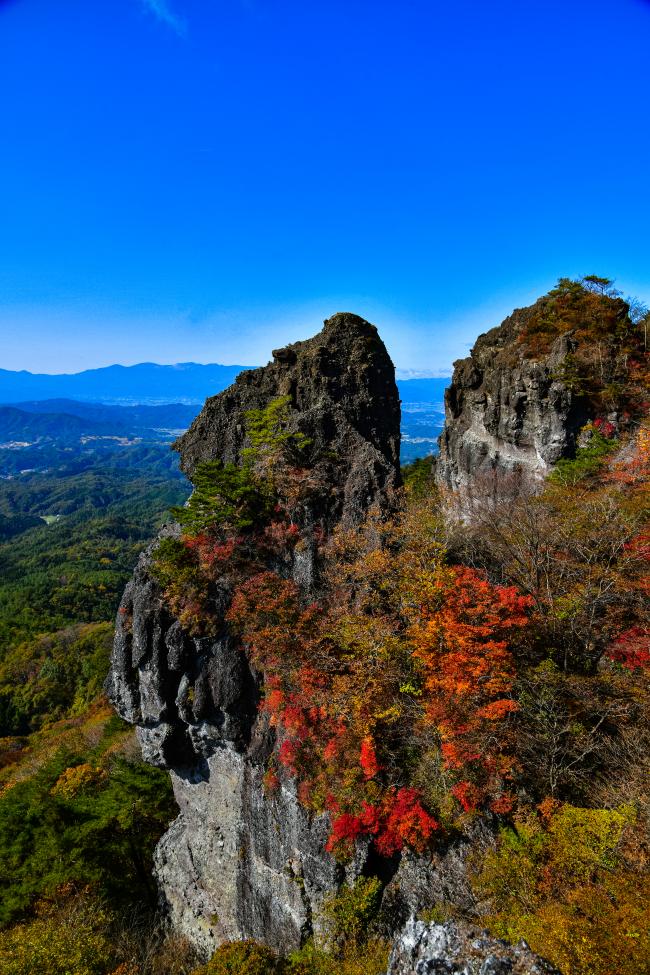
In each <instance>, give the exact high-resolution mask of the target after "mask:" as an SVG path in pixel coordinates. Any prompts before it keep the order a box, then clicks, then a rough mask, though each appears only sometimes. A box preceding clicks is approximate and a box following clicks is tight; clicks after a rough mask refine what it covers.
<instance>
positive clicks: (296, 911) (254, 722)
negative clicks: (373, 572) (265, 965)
mask: <svg viewBox="0 0 650 975" xmlns="http://www.w3.org/2000/svg"><path fill="white" fill-rule="evenodd" d="M273 356H274V358H273V362H271V363H270V364H269V365H268V366H265V367H264V368H261V369H256V370H253V371H250V372H245V373H242V374H241V375H240V376H239V377H238V379H237V381H236V383H235V384H234V385H233V386H231V387H230V388H229V389H228V390H226V391H225V392H223V393H221V394H219V395H218V396H215V397H213V398H211V399H209V400H208V401H207V402H206V404H205V407H204V409H203V411H202V412H201V414H200V415H199V416H198V417H197V419H196V420H195V421H194V423H193V424H192V426H191V427H190V429H189V430H188V432H187V433H186V434H185V435H184V436H183V437H181V438H180V440H179V441H178V442H177V444H176V447H177V449H178V450H179V451H180V453H181V459H182V467H183V469H184V470H185V471H186V472H187V473H188V474H189V475H190V476H191V474H192V471H193V470H194V468H195V467H196V465H197V464H198V463H199V462H201V461H206V460H212V459H221V460H223V461H224V462H229V461H231V462H235V463H236V462H238V461H240V460H241V457H242V450H243V449H244V448H245V446H246V431H245V424H244V414H245V412H246V411H247V410H250V409H258V408H261V407H264V406H266V405H268V404H269V402H271V401H272V400H274V399H276V398H277V397H279V396H284V395H288V396H290V397H291V409H290V417H289V425H290V428H291V429H292V430H295V431H300V432H301V433H303V434H305V435H306V436H307V437H308V438H309V440H310V441H311V443H310V447H309V451H310V454H309V456H310V458H311V461H310V466H311V472H310V474H311V476H312V480H313V482H314V489H313V490H310V492H309V497H308V501H306V502H305V505H304V509H303V511H302V514H301V516H300V521H301V525H300V527H301V531H302V532H303V534H304V544H303V545H298V546H296V550H295V551H296V554H295V556H294V563H293V566H292V574H293V577H294V579H295V580H296V582H298V583H299V584H300V585H301V586H302V587H303V588H304V589H306V590H309V589H310V587H312V586H313V584H314V555H313V545H312V544H311V543H310V538H311V537H313V528H314V526H318V527H319V528H320V529H321V530H324V531H325V532H328V531H331V530H332V529H333V528H334V526H335V525H337V524H339V523H341V524H343V525H349V526H353V525H356V524H359V523H360V522H361V520H362V519H363V517H364V515H365V513H366V512H367V511H368V509H369V508H370V507H371V506H372V505H377V506H379V507H380V508H381V507H385V506H387V505H388V504H389V497H390V493H391V491H392V490H393V489H394V488H395V487H396V486H398V485H399V477H400V476H399V437H400V429H399V423H400V409H399V398H398V393H397V388H396V386H395V379H394V369H393V365H392V363H391V361H390V358H389V356H388V354H387V352H386V349H385V347H384V345H383V343H382V341H381V339H380V338H379V336H378V334H377V330H376V329H375V327H374V326H373V325H370V324H369V323H368V322H365V321H364V320H363V319H361V318H358V317H357V316H355V315H351V314H338V315H335V316H334V317H333V318H331V319H329V320H328V321H327V322H325V327H324V329H323V330H322V332H320V333H319V334H318V335H316V336H315V337H314V338H312V339H310V340H308V341H306V342H299V343H296V344H294V345H290V346H288V347H287V348H284V349H280V350H278V351H276V352H274V354H273ZM171 530H172V531H173V529H171ZM150 567H151V550H150V551H149V552H147V553H145V554H144V555H143V556H142V557H141V559H140V562H139V564H138V567H137V569H136V571H135V573H134V576H133V579H132V580H131V582H130V583H129V585H128V586H127V588H126V591H125V593H124V597H123V599H122V604H121V606H120V610H119V612H118V616H117V626H116V636H115V644H114V651H113V658H112V665H111V672H110V675H109V678H108V682H107V690H108V694H109V697H110V699H111V700H112V702H113V703H114V705H115V707H116V709H117V711H118V712H119V714H120V715H121V716H122V717H123V718H125V719H126V720H127V721H130V722H131V723H133V724H135V725H136V726H137V732H138V737H139V739H140V742H141V744H142V750H143V756H144V757H145V759H146V760H147V761H150V762H152V763H154V764H157V765H159V766H161V767H164V768H168V769H170V772H171V776H172V782H173V786H174V792H175V796H176V799H177V802H178V805H179V809H180V813H179V816H178V818H177V819H176V821H175V822H174V823H173V824H172V826H171V827H170V829H169V831H168V832H167V833H166V834H165V836H164V837H163V838H162V840H161V842H160V844H159V846H158V849H157V851H156V873H157V878H158V882H159V884H160V888H161V892H162V896H163V898H164V900H165V901H166V904H167V908H168V910H169V913H170V916H171V919H172V922H173V924H174V926H175V927H176V928H177V929H178V930H180V931H182V932H184V933H185V934H186V935H187V936H188V937H189V938H190V939H191V940H192V941H193V942H194V943H195V944H196V945H197V946H198V947H199V948H200V949H201V951H203V952H204V953H205V954H206V955H207V954H209V953H210V952H211V951H212V950H213V949H214V947H215V946H216V945H217V944H219V943H220V942H221V941H223V940H226V939H234V938H242V937H252V938H257V939H260V940H263V941H265V942H267V943H268V944H270V945H272V946H274V947H276V948H279V949H282V950H286V949H288V948H291V947H292V946H296V945H297V944H299V942H300V941H301V939H303V938H304V937H305V936H306V935H308V934H309V933H311V931H312V930H313V929H314V928H317V927H318V924H319V907H320V905H321V903H322V900H323V898H324V896H325V895H326V894H327V893H329V892H331V891H332V890H335V889H336V887H337V886H338V885H339V884H340V883H341V881H342V879H343V876H344V874H343V870H342V868H341V867H340V866H339V865H338V864H337V863H336V861H335V860H334V859H333V858H332V857H331V856H330V855H329V854H328V853H326V852H325V842H326V839H327V835H328V822H327V820H326V818H325V817H320V818H313V817H310V816H308V815H307V814H306V813H305V811H304V810H303V808H302V807H301V806H300V804H299V803H298V801H297V798H296V794H295V790H294V789H293V786H292V784H291V782H288V783H284V784H283V785H282V787H281V788H280V790H279V791H278V792H277V793H276V794H275V795H274V796H273V797H269V796H268V795H267V794H266V793H265V791H264V787H263V775H264V772H265V767H266V762H267V758H268V756H269V754H270V751H271V749H272V748H273V745H274V735H273V732H272V730H271V729H270V728H269V727H268V724H267V722H266V719H265V717H264V715H259V714H258V708H257V705H258V698H259V676H258V675H257V674H255V673H253V671H252V670H251V668H250V667H249V665H248V662H247V659H246V656H245V653H244V652H243V650H242V648H241V647H240V646H238V645H237V643H236V641H235V640H234V639H233V637H232V636H231V635H230V634H229V633H228V630H227V627H226V626H225V625H224V626H222V627H221V628H220V630H219V635H218V636H215V637H203V638H196V637H192V636H190V635H189V634H188V633H187V632H185V631H184V630H183V627H182V626H181V624H180V622H179V621H178V620H175V619H174V618H173V616H172V615H171V614H170V612H169V610H168V608H167V607H166V605H165V603H164V600H163V598H162V594H161V592H160V589H159V586H158V584H157V582H156V581H155V579H154V577H153V575H152V573H151V571H150ZM228 598H229V596H228V592H227V590H224V595H223V606H222V607H221V610H222V613H221V615H222V618H223V614H224V613H225V611H226V609H227V605H228ZM350 869H351V870H352V871H353V872H354V871H355V870H356V871H359V870H361V869H363V856H361V857H360V858H358V859H357V862H356V863H355V864H354V865H352V867H351V868H350Z"/></svg>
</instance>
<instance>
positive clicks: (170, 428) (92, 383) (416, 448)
mask: <svg viewBox="0 0 650 975" xmlns="http://www.w3.org/2000/svg"><path fill="white" fill-rule="evenodd" d="M245 368H247V367H245V366H222V365H219V364H217V363H215V364H212V365H199V364H198V363H195V362H184V363H180V364H179V365H176V366H160V365H156V364H154V363H151V362H143V363H140V364H139V365H136V366H107V367H105V368H102V369H88V370H86V371H85V372H79V373H70V374H63V375H38V374H34V373H30V372H25V371H23V372H11V371H9V370H6V369H0V404H5V405H8V406H12V407H14V408H16V409H19V410H21V411H22V413H23V415H22V416H17V415H16V414H15V413H7V412H5V414H4V430H3V431H0V442H7V441H28V442H29V443H30V444H33V443H34V441H38V442H39V452H38V455H37V458H38V459H34V458H32V457H28V456H27V454H25V455H24V456H23V457H22V458H20V459H19V458H17V457H13V456H12V458H11V466H12V468H13V469H15V468H16V467H18V469H20V467H19V465H20V464H22V465H23V466H24V467H32V466H35V467H38V468H40V467H42V466H43V464H44V462H45V456H44V454H43V451H42V449H40V448H41V446H42V443H43V441H44V440H46V441H51V440H55V441H59V443H60V442H61V440H62V439H65V440H66V441H68V442H69V441H70V439H75V436H76V437H82V436H92V435H95V436H101V435H102V434H103V435H104V436H107V435H111V434H112V435H113V436H116V435H117V436H124V435H130V436H134V435H135V436H137V437H140V438H145V439H146V440H147V441H151V440H161V439H162V440H171V439H173V436H175V435H177V434H179V433H180V432H181V431H183V430H185V429H187V427H188V426H189V425H190V423H191V422H192V420H193V419H194V417H195V416H196V414H197V413H198V412H199V410H200V408H201V406H202V405H203V403H204V401H205V399H206V398H207V397H208V396H214V395H215V393H219V392H221V390H223V389H225V388H226V387H227V386H229V385H230V384H231V383H232V382H233V381H234V379H235V377H236V376H237V374H238V373H239V372H241V371H242V369H245ZM449 382H450V380H449V379H448V378H432V379H400V380H398V382H397V386H398V388H399V393H400V398H401V400H402V460H403V461H404V462H408V461H411V460H413V459H414V458H415V457H423V456H425V455H427V454H432V453H435V452H436V450H437V438H438V436H439V434H440V431H441V430H442V425H443V421H444V391H445V389H446V387H447V386H448V385H449ZM27 414H40V415H42V416H43V417H45V415H47V419H45V418H43V419H41V420H30V418H29V416H27ZM75 418H78V419H79V420H80V421H83V423H77V422H75ZM0 426H2V424H0ZM57 433H58V436H57ZM105 446H108V445H105ZM85 449H88V448H87V447H86V448H85ZM32 452H33V451H29V453H32ZM51 462H52V458H51V457H50V456H49V452H47V463H51ZM0 466H2V465H0Z"/></svg>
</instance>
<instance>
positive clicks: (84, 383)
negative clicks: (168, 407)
mask: <svg viewBox="0 0 650 975" xmlns="http://www.w3.org/2000/svg"><path fill="white" fill-rule="evenodd" d="M246 368H248V367H247V366H222V365H219V364H217V363H215V364H212V365H200V364H199V363H196V362H179V363H178V364H177V365H174V366H159V365H156V364H155V363H153V362H141V363H139V364H138V365H136V366H105V367H103V368H101V369H86V370H85V371H84V372H76V373H64V374H59V375H47V374H43V373H40V374H39V373H31V372H27V371H25V370H23V371H21V372H12V371H11V370H8V369H0V403H19V402H21V401H25V400H44V399H75V400H85V401H90V402H94V403H124V404H127V403H173V402H178V403H202V402H203V401H204V400H205V398H206V397H207V396H214V394H215V393H220V392H221V390H223V389H225V388H226V387H227V386H230V384H231V383H232V382H233V381H234V379H235V377H236V376H237V375H238V373H240V372H241V371H242V369H246Z"/></svg>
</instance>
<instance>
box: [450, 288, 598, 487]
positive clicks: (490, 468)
mask: <svg viewBox="0 0 650 975" xmlns="http://www.w3.org/2000/svg"><path fill="white" fill-rule="evenodd" d="M534 313H535V306H534V305H533V306H531V307H530V308H524V309H518V310H517V311H515V312H513V314H512V315H511V316H510V317H509V318H506V320H505V321H504V322H503V323H502V324H501V325H500V326H498V328H493V329H491V331H489V332H486V333H485V334H484V335H480V336H479V338H478V339H477V341H476V344H475V346H474V348H473V349H472V351H471V354H470V356H469V357H468V358H467V359H460V360H459V361H458V362H455V363H454V374H453V378H452V382H451V385H450V386H449V388H448V389H447V391H446V393H445V428H444V430H443V432H442V434H441V435H440V439H439V445H440V453H439V456H438V459H437V463H436V480H437V481H438V483H439V484H440V485H441V486H442V487H446V488H448V489H450V490H452V491H457V492H460V493H461V494H462V493H466V492H471V491H472V490H474V491H479V492H480V491H484V490H485V489H486V486H487V485H489V484H491V483H494V482H498V481H499V480H500V481H501V482H504V481H505V482H507V480H508V478H509V477H510V476H511V475H519V476H522V477H523V478H524V479H525V480H526V481H527V482H528V483H530V482H533V483H534V482H536V481H541V480H542V479H543V478H544V476H545V475H546V474H547V473H548V472H549V470H550V469H551V467H552V465H553V464H555V463H556V462H557V461H558V460H559V459H560V457H565V456H568V455H570V454H571V453H572V451H573V450H574V448H575V443H576V438H577V436H578V434H579V432H580V429H581V428H582V427H583V426H584V424H585V423H586V422H587V420H588V419H589V416H588V415H587V412H586V406H585V402H584V400H583V399H581V398H579V397H576V395H575V394H574V393H573V392H572V390H571V389H570V388H568V387H567V386H566V385H565V384H563V383H562V382H561V381H560V380H559V379H557V378H556V377H557V375H558V371H559V367H560V366H561V364H562V363H563V362H564V360H565V358H566V356H567V354H568V353H570V352H572V351H573V349H574V347H575V340H574V339H573V337H572V335H571V333H565V334H564V335H561V336H560V337H559V338H558V339H557V340H556V341H555V343H554V344H553V346H552V348H551V349H550V352H549V353H548V354H547V355H545V356H540V357H532V356H531V355H530V353H527V352H526V350H525V346H523V345H520V344H519V343H518V337H519V335H520V333H521V331H522V329H523V328H524V327H525V326H526V324H527V322H528V321H529V319H530V317H531V315H533V314H534Z"/></svg>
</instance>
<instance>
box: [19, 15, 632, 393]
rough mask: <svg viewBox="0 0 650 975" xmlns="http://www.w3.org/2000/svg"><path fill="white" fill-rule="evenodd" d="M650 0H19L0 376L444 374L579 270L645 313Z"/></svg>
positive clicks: (578, 272)
mask: <svg viewBox="0 0 650 975" xmlns="http://www.w3.org/2000/svg"><path fill="white" fill-rule="evenodd" d="M648 51H650V3H648V2H646V0H611V2H610V0H607V2H605V0H589V2H583V0H569V2H567V0H526V2H523V0H516V2H515V0H511V2H499V0H496V2H491V3H486V2H485V0H465V2H463V0H457V2H454V3H451V2H448V3H440V2H436V0H399V2H397V0H395V2H385V0H373V2H370V0H307V2H305V0H302V2H300V3H299V2H294V0H148V2H145V0H65V2H64V3H56V2H53V0H0V337H1V341H0V352H1V355H0V366H3V367H5V368H11V369H18V368H27V369H30V370H32V371H45V372H61V371H75V370H77V369H82V368H85V367H89V366H98V365H106V364H109V363H112V362H122V363H125V364H128V363H133V362H138V361H143V360H150V361H157V362H176V361H188V360H195V361H203V362H214V361H221V362H227V363H233V362H240V363H247V364H248V363H258V362H264V361H266V360H267V359H268V357H269V354H270V350H271V348H272V347H274V346H276V345H278V344H283V343H285V342H286V341H292V340H295V339H298V338H303V337H307V336H308V335H310V334H312V333H313V332H314V331H316V330H317V328H318V326H319V323H320V321H321V320H322V319H323V318H324V317H325V316H327V315H329V314H332V313H333V312H335V311H337V310H343V309H345V310H352V311H356V312H358V313H359V314H362V315H364V316H365V317H368V318H370V319H371V320H372V321H374V322H375V323H376V324H377V325H378V326H379V328H380V331H381V332H382V334H383V335H384V337H385V339H386V341H387V344H388V346H389V349H390V351H391V353H392V354H393V357H394V359H395V361H396V364H397V365H398V367H400V368H401V369H403V370H415V371H418V372H421V371H430V372H431V373H433V374H437V373H444V372H446V371H448V369H449V367H450V365H451V362H452V361H453V359H455V358H457V357H459V356H462V355H464V354H466V352H467V349H468V347H469V346H470V345H471V344H472V342H473V340H474V338H475V337H476V335H477V334H478V333H479V332H481V331H484V330H485V329H487V328H489V327H491V326H492V325H494V324H497V323H498V322H499V321H500V320H501V319H502V318H503V317H504V315H505V314H507V313H508V312H509V311H510V310H511V309H512V307H514V306H516V305H523V304H526V303H529V302H530V301H532V300H534V298H535V297H537V296H538V295H539V294H541V293H543V292H544V291H546V290H547V289H548V288H549V287H550V286H552V284H553V283H554V281H555V279H556V278H557V277H558V276H560V275H565V274H567V275H578V274H580V273H590V272H594V273H598V274H606V275H609V276H611V277H614V278H616V279H617V284H618V286H619V287H620V288H621V289H622V290H623V291H624V293H626V294H635V295H638V296H640V297H641V298H643V299H644V300H646V301H647V302H650V260H649V250H650V247H649V241H650V125H649V121H650V119H649V106H650V72H649V71H648Z"/></svg>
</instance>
